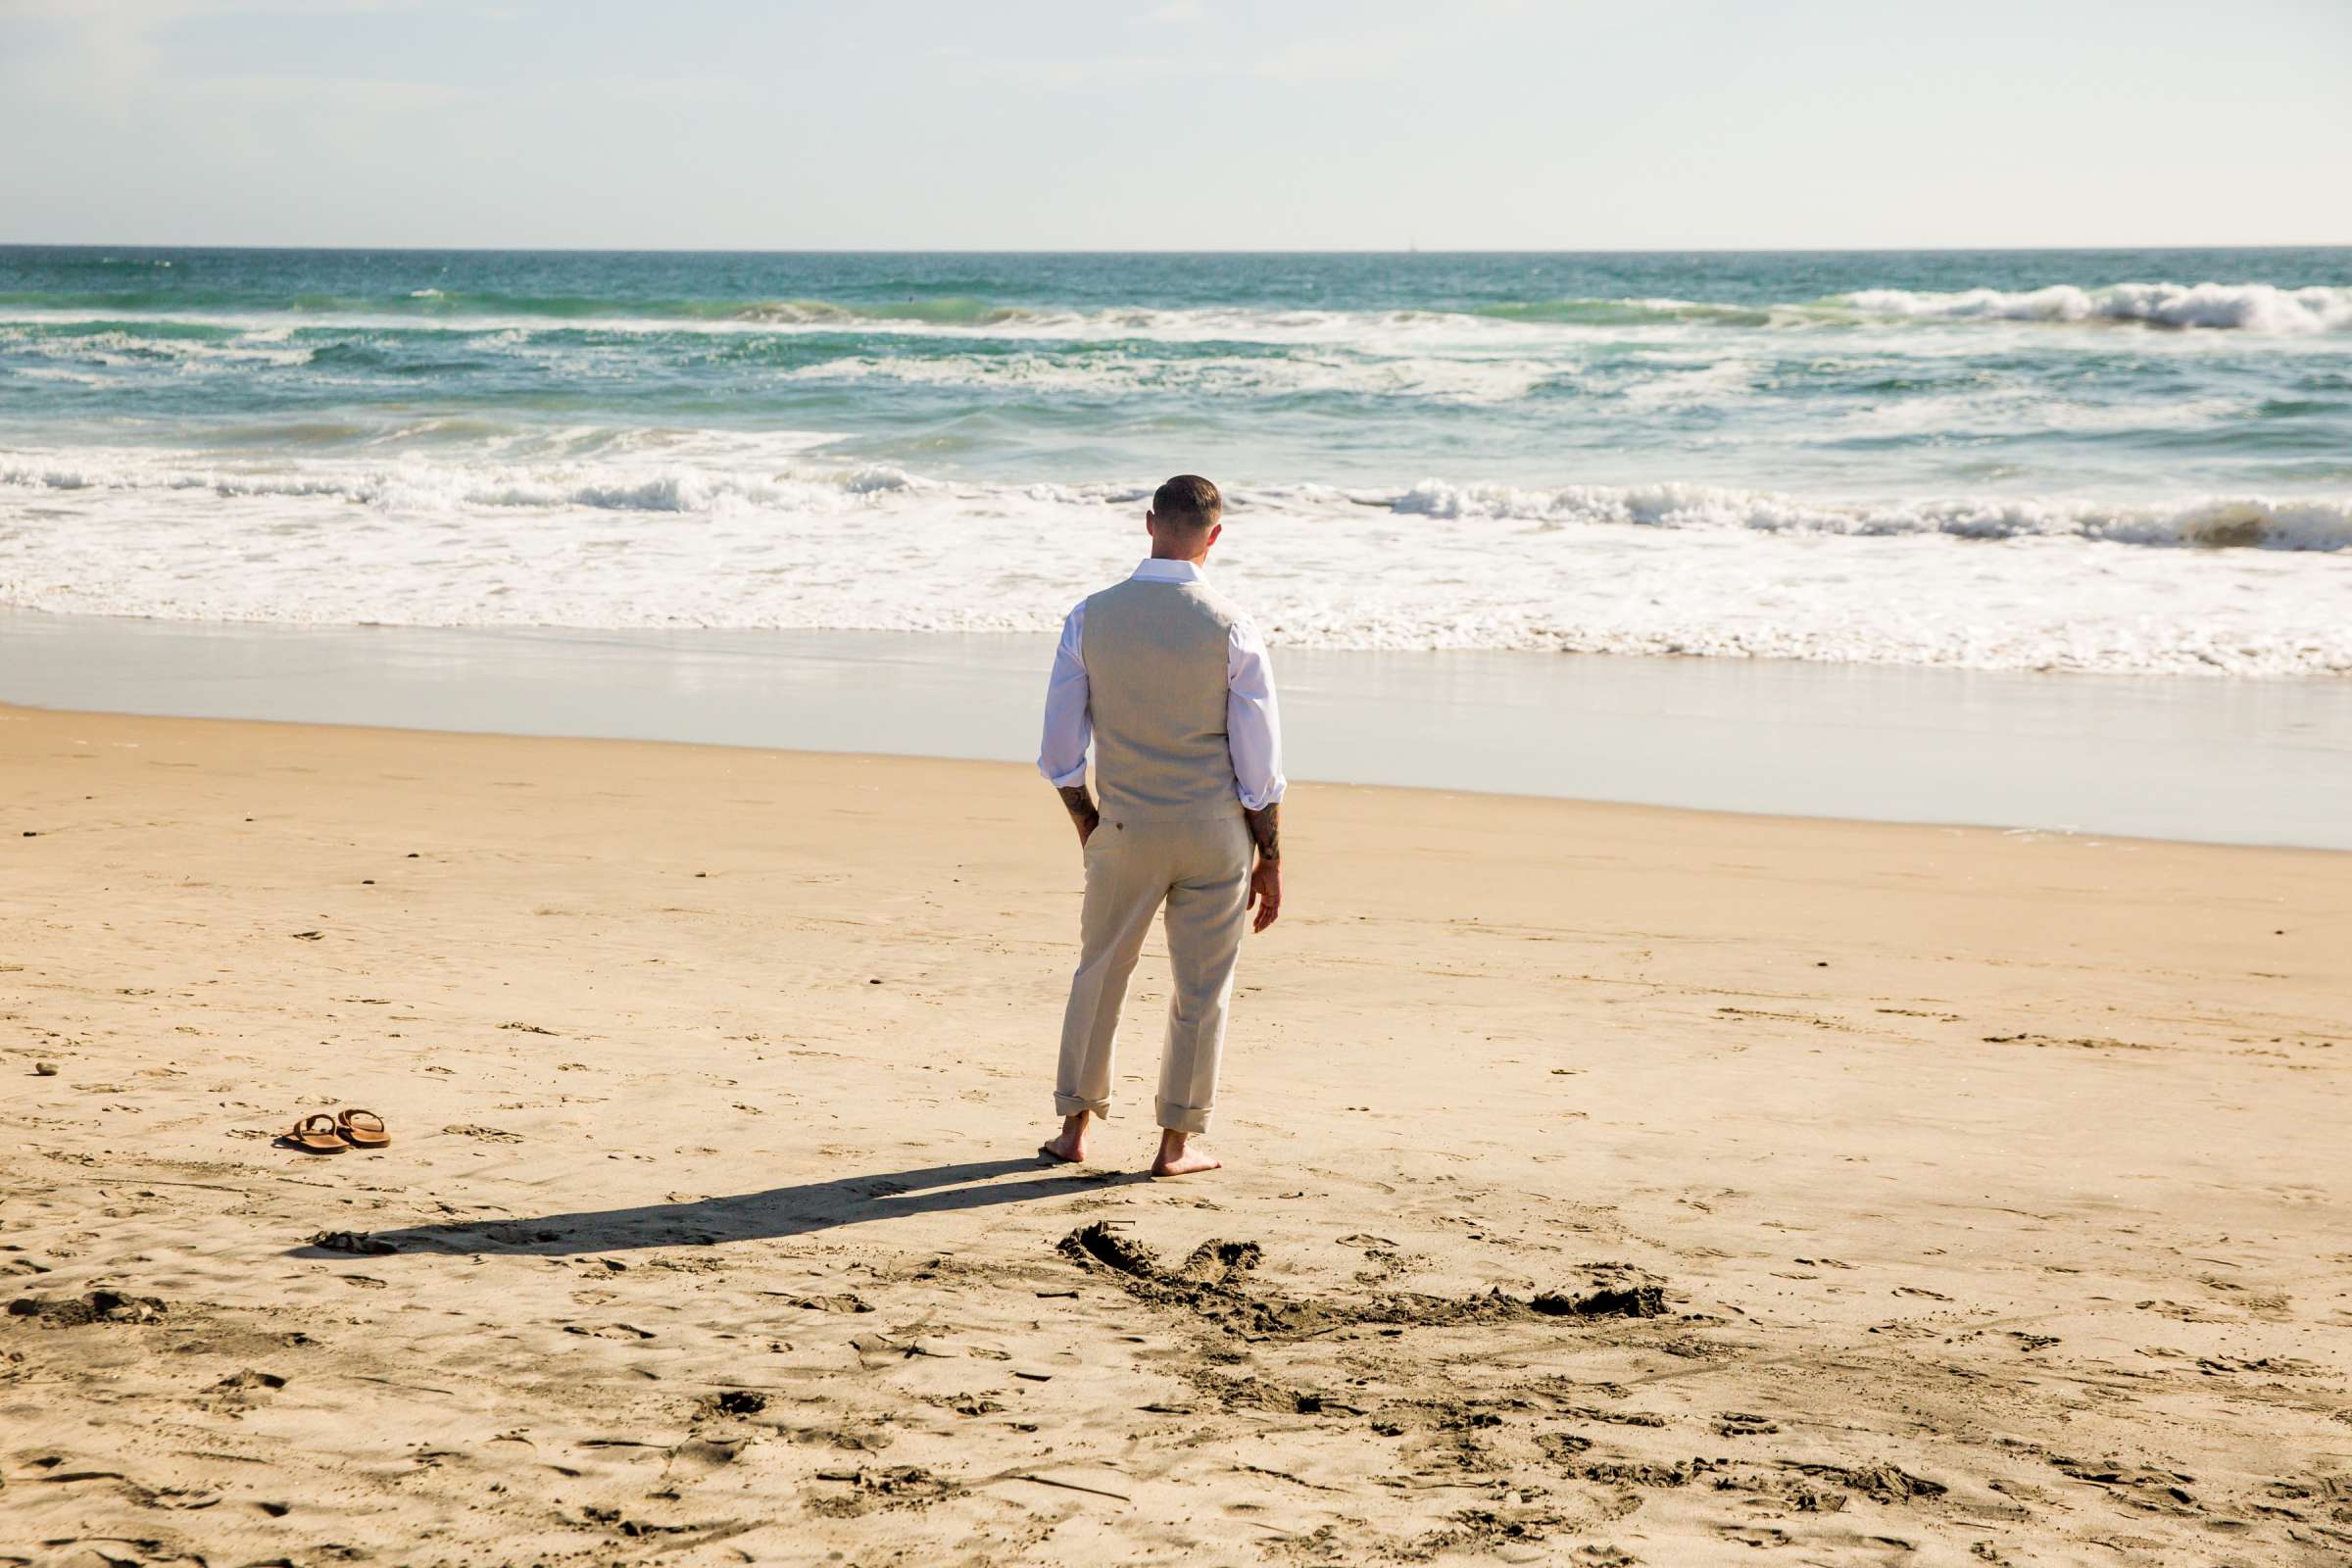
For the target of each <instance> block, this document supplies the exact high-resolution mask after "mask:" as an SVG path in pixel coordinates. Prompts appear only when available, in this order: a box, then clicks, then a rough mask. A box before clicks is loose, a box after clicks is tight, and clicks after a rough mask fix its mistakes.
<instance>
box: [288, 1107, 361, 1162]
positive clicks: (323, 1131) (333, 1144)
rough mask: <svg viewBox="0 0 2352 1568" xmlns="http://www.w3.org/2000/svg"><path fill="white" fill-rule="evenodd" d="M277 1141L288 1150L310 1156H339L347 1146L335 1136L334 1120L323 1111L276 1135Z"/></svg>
mask: <svg viewBox="0 0 2352 1568" xmlns="http://www.w3.org/2000/svg"><path fill="white" fill-rule="evenodd" d="M277 1141H278V1143H279V1144H281V1145H283V1146H284V1147H286V1148H288V1149H299V1150H301V1151H303V1152H305V1153H311V1154H340V1153H341V1152H343V1151H344V1149H345V1148H347V1147H348V1146H347V1145H345V1143H344V1142H343V1140H342V1139H341V1138H340V1137H339V1136H337V1134H336V1131H335V1118H334V1117H332V1116H329V1115H328V1114H327V1113H326V1112H325V1111H322V1110H321V1111H315V1112H313V1113H312V1114H310V1115H308V1116H305V1117H303V1118H302V1120H300V1121H298V1122H296V1123H295V1124H294V1125H293V1126H291V1127H289V1128H287V1129H286V1130H285V1131H284V1132H282V1133H279V1134H278V1135H277Z"/></svg>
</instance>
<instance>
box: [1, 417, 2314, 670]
mask: <svg viewBox="0 0 2352 1568" xmlns="http://www.w3.org/2000/svg"><path fill="white" fill-rule="evenodd" d="M813 439H815V438H814V437H812V436H808V435H800V436H793V437H787V438H783V439H782V440H780V441H778V442H777V443H776V444H775V446H774V448H773V449H772V450H768V451H767V452H766V454H765V458H764V460H763V461H749V460H750V459H751V457H752V454H753V453H754V452H756V451H760V450H761V449H760V448H759V446H758V445H757V443H756V442H754V441H752V440H751V439H749V438H739V437H722V436H719V435H717V434H716V433H713V432H682V433H678V434H677V435H676V438H675V439H674V440H671V441H668V442H666V443H665V442H664V441H663V440H662V438H660V437H658V436H641V437H638V438H636V439H635V440H634V441H632V442H631V443H629V445H628V448H627V449H626V450H622V449H621V447H620V444H618V443H615V442H613V441H611V440H609V439H604V438H602V437H601V436H599V435H597V434H596V433H588V432H582V433H575V434H573V435H572V436H571V437H570V441H571V444H572V446H573V447H574V448H576V449H579V450H584V451H594V452H595V453H596V454H597V455H596V456H594V457H592V458H588V459H585V460H580V461H534V462H516V463H507V464H480V463H475V464H463V463H454V462H435V461H431V460H429V459H426V458H423V457H418V456H412V457H410V458H408V459H404V460H402V461H399V462H394V463H382V462H368V461H361V460H357V459H351V458H323V457H321V458H315V459H308V460H305V461H302V462H299V463H290V462H286V461H284V460H282V459H279V460H273V461H272V462H271V463H270V464H267V465H262V464H244V465H239V464H223V463H220V462H208V461H207V460H206V459H204V458H203V457H202V456H200V455H197V454H190V453H178V454H166V453H154V452H140V453H124V452H117V451H108V450H104V449H82V450H61V451H54V452H42V453H19V454H13V455H11V454H0V605H8V606H14V607H19V608H28V609H38V610H50V611H72V612H85V613H120V614H135V615H155V616H165V617H171V618H182V619H237V620H269V621H304V622H393V623H409V624H425V625H560V626H578V627H646V626H725V627H790V628H809V629H904V630H917V631H922V630H933V631H1028V632H1042V631H1048V630H1051V629H1052V628H1053V627H1054V625H1056V624H1057V623H1058V621H1059V618H1060V616H1061V614H1062V613H1064V612H1065V611H1066V610H1067V609H1068V607H1069V604H1070V603H1071V602H1072V601H1073V600H1074V599H1075V598H1076V597H1078V596H1079V595H1080V594H1082V593H1084V592H1086V591H1088V590H1089V589H1090V588H1092V587H1095V586H1099V585H1100V583H1101V582H1102V581H1103V580H1104V579H1105V578H1106V577H1107V576H1109V575H1110V574H1112V573H1115V572H1116V571H1118V570H1119V569H1121V567H1122V565H1123V564H1124V563H1125V561H1126V560H1127V559H1128V558H1129V557H1130V556H1131V555H1132V554H1133V553H1134V552H1135V550H1136V543H1135V541H1136V538H1137V537H1138V534H1139V530H1138V527H1137V523H1138V517H1137V513H1138V512H1139V511H1140V508H1141V505H1142V503H1143V501H1144V499H1145V498H1146V497H1147V496H1148V494H1149V487H1148V486H1146V485H1143V484H1131V483H1103V484H1082V485H1070V484H1048V483H1040V484H1032V485H981V484H968V483H956V482H944V481H939V480H935V479H930V478H926V477H924V476H921V475H916V474H910V473H907V472H905V471H903V470H901V469H898V468H893V467H888V466H836V467H827V466H822V465H821V464H820V463H819V462H818V461H816V460H817V457H818V455H817V454H815V453H812V452H809V451H808V450H807V444H808V443H809V441H811V440H813ZM778 454H782V455H781V456H779V455H778ZM1233 503H1234V505H1233V508H1232V511H1231V513H1230V515H1229V527H1228V531H1227V543H1226V545H1225V546H1224V548H1223V551H1222V553H1221V556H1220V566H1219V570H1220V573H1221V574H1223V575H1224V576H1225V577H1226V578H1227V579H1228V580H1229V581H1230V582H1231V584H1232V586H1233V587H1234V589H1235V591H1236V592H1237V593H1238V594H1240V596H1241V597H1243V598H1244V599H1245V600H1246V601H1247V602H1249V603H1250V604H1251V605H1252V606H1254V607H1255V609H1256V611H1257V613H1258V616H1259V619H1260V620H1261V622H1262V623H1263V624H1264V626H1265V628H1266V630H1267V633H1268V635H1269V637H1270V638H1271V639H1272V640H1273V641H1275V642H1276V643H1278V644H1288V645H1309V646H1322V647H1348V648H1375V649H1399V650H1415V649H1445V648H1483V649H1564V650H1593V651H1614V652H1640V653H1681V654H1710V655H1727V656H1755V657H1786V658H1803V659H1823V660H1841V661H1868V662H1900V663H1932V664H1949V665H1962V666H1973V667H1985V668H2068V669H2089V670H2108V671H2143V672H2144V671H2174V672H2199V673H2213V672H2221V673H2229V674H2238V675H2293V674H2314V673H2335V674H2347V673H2352V499H2338V500H2325V501H2301V502H2293V501H2264V500H2260V499H2255V498H2239V499H2234V500H2232V499H2208V500H2202V501H2195V502H2180V503H2169V504H2161V505H2159V504H2134V505H2103V504H2098V503H2092V502H2086V501H2080V500H2034V499H2030V498H1980V499H1974V500H1969V499H1949V500H1940V501H1938V500H1908V501H1892V502H1885V503H1867V504H1866V503H1861V502H1848V501H1833V500H1820V499H1808V498H1804V497H1797V496H1789V495H1781V494H1773V493H1767V492H1755V491H1740V490H1730V489H1723V488H1718V487H1708V486H1697V485H1670V484H1669V485H1648V486H1635V487H1601V486H1569V487H1563V488H1558V489H1526V488H1515V487H1509V486H1499V485H1479V484H1454V483H1447V482H1443V481H1438V480H1429V481H1425V482H1423V483H1421V484H1417V485H1413V486H1410V487H1408V488H1404V489H1400V490H1395V491H1366V490H1353V491H1348V490H1339V489H1333V488H1329V487H1323V486H1311V485H1289V486H1250V485H1238V486H1235V487H1234V489H1233ZM36 509H37V515H38V518H39V521H38V525H36V526H26V525H24V521H25V519H27V518H30V517H32V516H33V515H35V514H36ZM982 539H985V540H986V541H989V542H991V543H992V544H993V546H994V548H978V547H977V543H978V541H980V540H982ZM2247 546H2258V547H2267V548H2241V547H2247ZM2198 547H2205V548H2198Z"/></svg>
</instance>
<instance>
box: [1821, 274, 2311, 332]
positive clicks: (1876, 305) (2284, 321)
mask: <svg viewBox="0 0 2352 1568" xmlns="http://www.w3.org/2000/svg"><path fill="white" fill-rule="evenodd" d="M1830 303H1833V304H1841V305H1845V306H1848V307H1850V308H1852V309H1853V310H1855V311H1858V312H1861V313H1862V314H1864V315H1869V316H1890V317H1910V318H1930V319H1942V320H1965V319H1994V320H2005V321H2132V322H2140V323H2143V324H2145V325H2149V326H2171V327H2213V328H2220V329H2231V330H2237V331H2248V332H2285V333H2299V332H2341V331H2345V330H2348V329H2352V288H2327V287H2313V288H2294V289H2288V288H2278V287H2276V286H2274V285H2272V284H2269V283H2193V284H2191V283H2117V284H2114V285H2113V286H2111V287H2108V288H2095V289H2082V288H2076V287H2073V286H2071V285H2064V284H2061V285H2058V286H2056V287H2052V288H2039V289H2033V290H2028V291H2024V292H2005V291H2003V290H2000V289H1990V288H1972V289H1963V290H1960V291H1957V292H1954V293H1943V294H1936V293H1919V292H1914V291H1912V290H1909V289H1897V288H1886V289H1865V290H1862V291H1860V292H1858V293H1853V294H1845V295H1839V296H1838V297H1837V298H1836V299H1835V300H1833V301H1832V302H1830Z"/></svg>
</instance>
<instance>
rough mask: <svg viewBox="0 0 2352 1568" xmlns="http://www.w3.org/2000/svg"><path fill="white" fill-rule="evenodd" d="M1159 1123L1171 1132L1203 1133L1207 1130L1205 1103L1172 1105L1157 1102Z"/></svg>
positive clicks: (1206, 1108)
mask: <svg viewBox="0 0 2352 1568" xmlns="http://www.w3.org/2000/svg"><path fill="white" fill-rule="evenodd" d="M1158 1109H1159V1124H1160V1125H1161V1126H1162V1127H1165V1128H1166V1129H1167V1130H1168V1131H1170V1132H1172V1133H1204V1132H1206V1131H1208V1107H1207V1106H1206V1105H1172V1104H1170V1103H1168V1102H1166V1101H1164V1100H1162V1101H1159V1102H1158Z"/></svg>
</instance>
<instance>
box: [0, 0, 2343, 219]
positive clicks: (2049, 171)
mask: <svg viewBox="0 0 2352 1568" xmlns="http://www.w3.org/2000/svg"><path fill="white" fill-rule="evenodd" d="M0 149H5V151H4V152H0V242H7V241H54V242H90V243H110V244H133V243H154V244H180V245H194V244H243V245H424V246H443V245H448V246H459V245H465V246H545V247H619V248H669V247H676V248H743V249H862V248H877V249H912V250H928V249H974V250H1000V249H1002V250H1054V249H1083V250H1215V249H1244V250H1253V249H1267V250H1318V249H1335V250H1352V249H1371V250H1394V249H1402V248H1404V247H1405V246H1406V245H1408V244H1418V245H1419V246H1420V247H1421V248H1422V249H1424V250H1452V249H1462V250H1476V249H1498V250H1518V249H1526V250H1585V249H1619V248H1623V249H1652V248H1654V249H1683V248H1731V249H1767V248H1782V247H1789V248H1801V247H1848V246H1850V247H1878V246H1887V247H1896V246H1922V247H1928V246H1979V245H1982V246H2060V245H2162V244H2173V245H2259V244H2344V243H2352V0H2229V3H2226V4H2225V3H2213V0H2205V3H2197V4H2174V3H2168V0H2133V3H2111V0H2035V3H2030V4H2014V3H2010V0H1973V3H1964V4H1963V3H1952V4H1926V3H1911V0H1870V3H1846V0H1746V3H1740V0H1716V3H1704V0H1620V3H1615V4H1588V3H1581V0H1560V3H1556V4H1544V3H1540V0H1528V3H1524V4H1512V3H1506V0H1450V3H1422V4H1402V3H1389V0H1363V3H1356V4H1344V3H1323V0H1300V3H1296V4H1282V3H1279V0H1260V3H1256V4H1246V3H1242V0H1145V3H1140V4H1132V5H1128V4H1116V3H1110V0H1102V3H1085V0H1034V3H1024V0H997V3H992V4H973V3H970V0H957V3H933V0H902V3H896V4H893V3H889V0H865V3H841V4H799V3H787V0H630V3H613V0H510V3H506V4H463V3H458V0H0Z"/></svg>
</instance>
